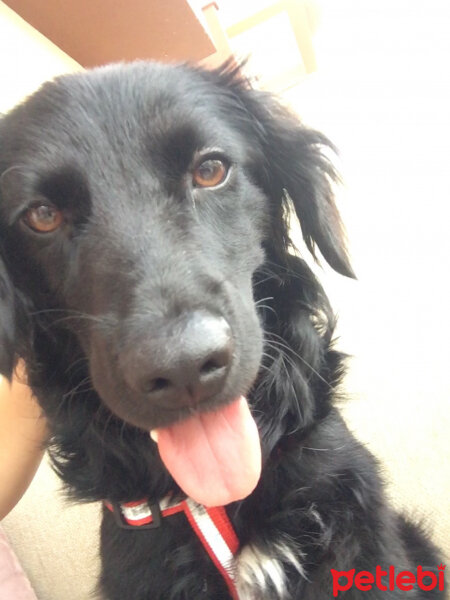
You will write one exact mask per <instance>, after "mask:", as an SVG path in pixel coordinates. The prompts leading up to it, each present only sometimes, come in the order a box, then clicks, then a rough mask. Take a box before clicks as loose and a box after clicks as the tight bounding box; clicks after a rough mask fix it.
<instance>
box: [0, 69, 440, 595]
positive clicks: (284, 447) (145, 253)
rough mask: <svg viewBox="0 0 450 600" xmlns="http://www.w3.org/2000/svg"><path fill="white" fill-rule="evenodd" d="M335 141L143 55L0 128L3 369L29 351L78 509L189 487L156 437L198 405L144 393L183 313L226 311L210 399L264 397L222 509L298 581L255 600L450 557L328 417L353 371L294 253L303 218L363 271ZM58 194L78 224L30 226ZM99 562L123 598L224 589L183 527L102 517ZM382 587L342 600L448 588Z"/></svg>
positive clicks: (15, 115)
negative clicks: (398, 505) (283, 551)
mask: <svg viewBox="0 0 450 600" xmlns="http://www.w3.org/2000/svg"><path fill="white" fill-rule="evenodd" d="M330 148H331V145H330V143H329V141H328V140H327V139H326V138H325V137H324V136H323V135H321V134H320V133H318V132H315V131H311V130H309V129H307V128H306V127H304V126H302V125H301V124H300V123H299V122H298V120H297V118H296V117H294V116H293V115H291V114H290V113H289V112H288V111H287V110H286V109H285V108H283V107H281V105H280V104H279V103H278V102H277V101H276V100H274V99H273V98H272V97H271V96H270V95H268V94H264V93H261V92H257V91H254V90H252V89H251V88H250V87H249V86H248V84H247V83H246V82H245V81H244V80H242V79H241V78H240V76H239V75H238V74H237V73H236V72H234V71H233V70H232V69H230V68H227V67H226V68H224V69H222V70H220V71H215V72H205V71H202V70H199V69H196V68H192V67H188V66H173V67H167V66H162V65H158V64H152V63H137V64H133V65H128V66H125V65H118V66H112V67H108V68H104V69H98V70H94V71H92V72H86V73H84V74H77V75H73V76H66V77H62V78H59V79H57V80H56V81H55V82H53V83H48V84H46V85H45V86H43V88H42V89H41V90H40V91H38V92H37V93H36V94H35V95H34V96H32V97H31V98H30V99H28V100H27V101H26V102H25V103H24V104H22V105H21V106H19V107H17V108H16V109H15V110H13V111H12V112H11V113H10V114H9V115H7V116H5V117H4V118H3V119H2V120H1V121H0V174H1V205H0V206H1V213H0V216H1V220H0V224H1V252H2V257H3V261H4V266H3V265H2V266H1V270H0V303H1V310H2V321H1V326H0V341H1V346H0V367H1V371H2V372H3V373H4V374H6V375H8V376H10V375H11V372H12V368H13V364H14V362H15V360H16V359H17V357H23V358H24V359H25V361H26V364H27V367H28V373H29V381H30V385H31V387H32V389H33V391H34V393H35V395H36V396H37V397H38V399H39V402H40V403H41V405H42V407H43V409H44V411H45V414H46V415H47V417H48V420H49V423H50V427H51V432H52V435H51V439H50V443H49V447H50V452H51V457H52V460H53V464H54V467H55V469H56V471H57V472H58V474H59V475H60V476H61V477H62V479H63V480H64V481H65V483H66V484H67V487H68V489H69V491H70V493H71V495H72V496H73V497H75V498H77V499H79V500H81V501H95V500H102V499H105V498H107V499H109V500H113V501H131V500H137V499H140V498H142V497H148V498H150V499H152V500H158V499H159V498H161V497H163V496H165V495H166V494H167V493H168V492H169V491H171V490H176V489H177V486H176V485H175V483H174V481H173V480H172V479H171V477H170V476H169V474H168V473H167V471H166V470H165V468H164V466H163V464H162V462H161V460H160V458H159V456H158V452H157V450H156V447H155V445H154V443H153V442H152V441H151V440H150V438H149V435H148V430H149V429H151V428H153V427H156V426H159V425H164V424H165V423H168V422H170V421H172V420H174V419H179V418H182V417H183V416H185V415H186V414H188V410H189V409H188V408H187V407H186V406H185V404H183V403H182V402H181V400H180V401H179V404H177V402H178V399H177V397H174V398H173V399H171V402H172V403H173V404H174V407H173V408H174V410H172V412H168V411H167V410H166V409H165V408H164V406H160V405H159V404H158V403H157V402H156V403H155V402H151V401H149V400H148V398H147V396H146V394H145V392H143V391H142V389H141V388H139V389H138V388H135V387H133V385H131V384H130V383H129V382H130V381H132V382H134V381H135V380H137V379H136V378H137V377H138V375H139V377H140V376H141V375H142V376H144V375H145V368H147V367H146V365H148V368H149V369H150V368H151V365H152V361H155V360H157V359H156V358H154V357H155V356H158V355H160V354H161V353H164V352H165V351H166V347H165V344H166V343H167V344H169V345H170V344H174V340H173V339H172V338H171V337H170V335H169V334H167V331H168V328H169V325H170V324H172V323H173V322H174V321H175V320H177V319H183V318H184V315H185V314H187V313H190V312H191V313H192V312H193V311H194V312H195V311H205V310H206V311H208V313H212V314H215V315H219V316H221V317H224V318H225V320H226V321H227V323H228V324H229V326H230V328H231V332H232V334H231V335H232V340H231V343H232V344H233V356H232V358H231V359H230V360H231V362H230V365H229V367H228V371H227V375H226V378H225V379H224V380H223V381H222V384H221V387H220V389H218V390H215V391H214V393H211V394H210V395H209V396H208V397H206V398H205V399H204V403H203V405H202V406H205V407H206V408H211V407H214V406H217V405H221V404H223V403H226V402H229V401H230V400H231V399H233V398H236V397H237V396H238V395H240V394H245V395H246V396H247V397H248V398H249V402H250V404H251V407H252V411H253V413H254V417H255V419H256V421H257V424H258V427H259V430H260V436H261V443H262V450H263V459H264V465H263V472H262V476H261V480H260V483H259V485H258V487H257V488H256V490H255V491H254V493H253V494H251V496H250V497H248V498H247V499H246V500H244V501H242V502H237V503H234V504H232V505H230V506H229V507H227V510H228V512H229V515H230V517H231V519H232V521H233V523H234V526H235V529H236V531H237V533H238V535H239V538H240V541H241V545H242V548H244V549H245V548H246V547H247V546H248V545H249V544H251V545H252V546H253V547H257V548H258V551H259V552H263V553H265V554H266V555H267V556H268V557H273V558H274V559H276V560H279V562H280V564H281V565H282V567H283V571H284V572H285V575H286V588H285V590H284V592H283V593H281V592H277V590H276V588H275V587H274V586H273V582H271V581H270V579H269V580H268V581H267V582H266V584H267V585H266V588H265V589H264V590H263V589H258V587H257V585H256V583H255V584H254V587H253V589H251V586H250V587H247V588H246V589H245V591H244V592H243V598H244V599H245V598H248V599H249V600H250V599H251V598H258V599H262V598H264V599H273V600H280V599H281V598H282V599H283V600H284V599H285V598H292V599H302V600H325V599H327V600H328V599H329V598H332V591H331V583H332V580H331V574H330V569H332V568H334V569H338V570H349V569H353V568H355V569H356V570H357V571H359V570H369V571H372V572H373V571H374V569H375V567H376V565H381V566H383V567H387V566H389V565H394V566H395V567H396V569H397V570H402V569H409V570H413V571H414V570H415V569H416V567H417V564H418V563H420V564H422V565H423V566H425V565H426V566H427V567H429V568H433V569H436V566H437V564H438V563H439V562H440V558H438V555H437V552H436V550H435V549H434V548H433V547H432V545H431V543H430V542H429V541H428V540H427V539H426V536H425V535H424V534H423V533H422V532H421V531H420V530H419V528H418V527H416V526H413V525H411V524H410V523H408V522H407V521H405V520H404V519H403V518H400V517H398V516H397V515H396V514H395V513H394V512H393V511H392V510H391V509H390V508H389V506H388V505H387V504H386V501H385V498H384V494H383V490H382V486H381V483H380V478H379V474H378V467H377V463H376V461H375V459H374V458H373V457H372V456H371V455H370V453H369V452H368V451H367V450H366V449H365V448H364V447H363V446H362V445H361V444H360V443H359V442H358V441H356V440H355V439H354V437H353V436H352V435H351V434H350V433H349V431H348V429H347V428H346V425H345V424H344V422H343V420H342V418H341V416H340V415H339V412H338V410H337V409H336V408H335V407H334V406H333V399H334V398H335V397H336V394H337V387H338V385H339V384H340V381H341V377H342V375H343V370H344V368H343V356H342V355H341V354H340V353H339V352H337V351H336V350H335V349H333V328H334V319H333V314H332V311H331V309H330V306H329V303H328V300H327V298H326V295H325V293H324V291H323V289H322V287H321V286H320V284H319V282H318V281H317V279H316V278H315V276H314V275H313V273H312V272H311V270H310V268H309V267H308V266H307V264H306V263H305V262H304V260H302V258H300V257H299V256H297V255H295V254H294V253H292V251H291V250H292V248H291V242H290V239H289V233H288V227H287V219H286V217H287V214H288V211H289V206H290V205H292V206H293V208H294V209H295V212H296V214H297V216H298V218H299V221H300V224H301V227H302V232H303V236H304V239H305V242H306V245H307V247H308V248H309V250H310V251H311V252H312V253H313V254H314V251H315V247H316V246H318V248H319V250H320V251H321V253H322V255H323V257H324V258H325V259H326V260H327V261H328V263H329V264H330V265H331V266H332V267H333V268H334V269H335V270H336V271H338V272H339V273H341V274H343V275H346V276H350V277H352V276H353V272H352V269H351V266H350V263H349V260H348V257H347V253H346V250H345V244H344V237H343V233H342V227H341V223H340V219H339V215H338V213H337V210H336V207H335V204H334V201H333V193H332V187H333V181H334V180H336V178H337V177H336V173H335V171H334V169H333V166H332V164H331V162H330V160H329V158H328V155H329V150H330ZM202 153H206V154H207V155H211V156H214V157H220V158H221V159H222V160H224V161H225V162H226V163H228V164H229V165H230V173H229V176H228V179H227V180H226V182H225V183H224V184H223V185H221V186H218V187H217V188H211V189H199V188H195V189H194V188H193V187H192V183H191V173H192V169H193V165H195V161H196V160H198V158H197V157H198V156H201V155H202ZM43 202H44V203H48V202H51V203H53V204H54V205H56V206H57V207H58V209H60V210H62V211H63V213H64V217H65V221H64V224H63V226H62V227H60V228H59V229H58V230H57V231H55V232H54V233H49V234H39V233H35V232H33V231H32V230H30V228H29V227H28V226H27V225H26V224H25V222H24V219H23V217H24V214H26V212H27V210H28V209H29V207H30V206H33V205H36V204H42V203H43ZM161 331H163V332H164V333H165V334H167V335H165V336H162V337H161V335H160V333H161ZM142 356H144V364H142V363H143V361H142V359H141V358H140V357H142ZM137 371H139V372H137ZM280 544H281V545H283V544H284V545H285V547H289V548H290V549H291V550H292V551H293V552H294V554H295V556H296V557H297V559H298V562H299V563H300V564H301V572H300V571H299V569H298V568H296V566H295V564H294V563H293V562H292V561H290V560H288V559H287V558H286V556H281V555H280V552H279V547H280ZM238 561H239V558H238ZM102 564H103V568H102V576H101V590H102V593H103V595H104V597H105V598H107V599H109V600H124V599H130V600H131V599H132V600H150V599H151V600H193V599H195V600H202V599H215V600H220V599H226V598H229V595H228V592H227V589H226V586H225V584H224V583H223V581H222V579H221V577H220V575H219V574H218V572H217V571H216V569H215V567H214V566H213V565H212V563H211V562H210V560H209V559H208V557H207V555H206V554H205V552H204V551H203V549H202V547H201V546H200V543H199V541H198V540H197V539H196V538H195V537H194V536H193V534H192V532H191V530H190V527H189V526H188V525H187V523H186V521H185V518H184V517H183V516H181V515H177V516H174V517H171V518H168V519H165V520H164V522H163V525H162V526H161V527H160V528H159V529H156V530H152V531H146V532H144V531H124V530H122V529H119V528H118V527H117V525H116V524H115V522H114V520H113V517H112V515H111V514H110V513H109V512H108V511H106V510H105V514H104V519H103V525H102ZM380 594H381V593H380V592H379V590H377V589H376V588H374V589H373V590H372V591H364V592H363V591H358V590H356V589H355V588H353V589H352V590H350V591H348V592H345V593H344V592H342V593H341V594H340V597H342V598H347V599H355V598H361V599H367V600H368V599H370V598H403V597H405V598H411V599H413V598H414V599H417V598H423V597H426V598H440V597H442V596H440V595H439V592H437V591H433V592H429V593H424V592H421V591H420V590H418V589H414V590H412V591H410V592H401V591H399V590H395V591H388V592H384V593H383V594H381V595H380Z"/></svg>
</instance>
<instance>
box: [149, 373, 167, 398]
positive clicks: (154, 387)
mask: <svg viewBox="0 0 450 600" xmlns="http://www.w3.org/2000/svg"><path fill="white" fill-rule="evenodd" d="M169 387H170V381H169V380H168V379H164V377H155V379H152V380H151V381H150V382H149V383H148V384H147V392H148V393H149V394H151V393H154V392H162V391H163V390H166V389H167V388H169Z"/></svg>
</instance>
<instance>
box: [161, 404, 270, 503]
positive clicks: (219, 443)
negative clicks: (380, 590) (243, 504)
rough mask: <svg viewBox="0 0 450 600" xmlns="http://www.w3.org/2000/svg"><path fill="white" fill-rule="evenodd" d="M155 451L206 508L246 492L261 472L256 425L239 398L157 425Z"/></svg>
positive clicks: (187, 492) (182, 485) (183, 486)
mask: <svg viewBox="0 0 450 600" xmlns="http://www.w3.org/2000/svg"><path fill="white" fill-rule="evenodd" d="M157 433H158V449H159V453H160V455H161V458H162V460H163V462H164V464H165V466H166V467H167V469H168V471H169V472H170V474H171V475H172V477H173V478H174V479H175V481H176V482H177V483H178V485H179V486H180V487H181V489H182V490H183V491H184V492H185V494H186V495H187V496H190V497H191V498H193V499H194V500H196V501H197V502H199V503H200V504H204V505H205V506H223V505H226V504H229V503H230V502H234V501H235V500H241V499H242V498H245V497H246V496H248V495H249V494H250V493H251V492H252V491H253V490H254V488H255V487H256V484H257V483H258V480H259V476H260V474H261V448H260V443H259V435H258V430H257V427H256V423H255V421H254V420H253V417H252V416H251V414H250V410H249V408H248V404H247V401H246V399H245V398H243V397H242V396H241V397H240V398H238V399H237V400H236V401H235V402H233V403H232V404H230V405H228V406H225V407H224V408H220V409H218V410H217V411H215V412H211V413H203V414H199V415H195V416H193V417H190V418H189V419H187V420H185V421H182V422H181V423H176V424H175V425H172V426H170V427H165V428H163V429H158V430H157Z"/></svg>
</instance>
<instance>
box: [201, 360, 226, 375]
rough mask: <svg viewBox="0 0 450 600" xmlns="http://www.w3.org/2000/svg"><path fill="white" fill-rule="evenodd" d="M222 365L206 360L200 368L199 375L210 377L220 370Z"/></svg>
mask: <svg viewBox="0 0 450 600" xmlns="http://www.w3.org/2000/svg"><path fill="white" fill-rule="evenodd" d="M223 366H224V365H223V364H219V363H218V362H216V361H215V360H207V361H206V362H205V364H204V365H202V366H201V367H200V375H210V374H211V373H214V371H217V369H221V368H222V367H223Z"/></svg>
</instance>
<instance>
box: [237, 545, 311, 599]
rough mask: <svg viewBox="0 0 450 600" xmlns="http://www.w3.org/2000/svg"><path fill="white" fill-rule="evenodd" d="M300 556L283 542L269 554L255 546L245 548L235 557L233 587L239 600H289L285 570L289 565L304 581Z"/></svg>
mask: <svg viewBox="0 0 450 600" xmlns="http://www.w3.org/2000/svg"><path fill="white" fill-rule="evenodd" d="M301 558H302V554H301V552H299V551H298V550H294V549H293V545H292V544H289V542H286V541H278V542H276V543H274V544H272V545H271V546H270V552H269V551H268V550H262V549H260V548H258V547H257V546H256V545H254V544H249V545H248V546H244V548H243V549H242V550H241V552H240V553H239V556H238V557H237V564H236V587H237V590H238V594H239V598H240V600H261V598H262V597H261V594H264V593H266V594H270V596H269V595H267V596H264V598H266V597H267V598H270V600H288V599H289V598H290V595H289V593H288V589H287V581H286V574H285V568H284V566H285V565H286V564H289V565H290V566H291V567H294V568H295V569H296V571H297V572H298V573H299V574H300V575H301V576H302V577H305V578H306V575H305V571H304V569H303V567H302V564H301V562H300V559H301Z"/></svg>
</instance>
